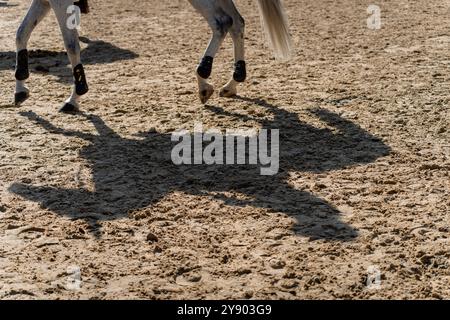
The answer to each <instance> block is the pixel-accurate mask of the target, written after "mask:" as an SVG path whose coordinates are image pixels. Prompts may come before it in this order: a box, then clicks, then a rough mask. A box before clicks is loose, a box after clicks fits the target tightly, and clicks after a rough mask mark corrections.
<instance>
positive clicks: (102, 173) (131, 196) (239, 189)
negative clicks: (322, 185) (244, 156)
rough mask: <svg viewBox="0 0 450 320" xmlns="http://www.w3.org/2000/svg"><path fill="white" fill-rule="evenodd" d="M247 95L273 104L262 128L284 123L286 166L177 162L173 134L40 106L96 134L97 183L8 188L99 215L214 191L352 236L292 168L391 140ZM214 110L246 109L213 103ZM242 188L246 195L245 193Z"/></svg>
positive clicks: (345, 161) (46, 204) (91, 147)
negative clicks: (267, 168)
mask: <svg viewBox="0 0 450 320" xmlns="http://www.w3.org/2000/svg"><path fill="white" fill-rule="evenodd" d="M240 99H245V100H246V101H248V102H249V103H254V104H256V105H257V106H258V107H259V108H263V109H265V110H268V111H270V113H272V115H273V118H272V119H271V120H262V121H260V123H261V124H262V128H264V129H279V130H280V171H279V173H278V174H276V175H274V176H261V174H260V167H258V166H253V165H211V166H207V165H192V166H188V165H180V166H177V165H175V164H173V162H172V160H171V151H172V149H173V147H174V146H175V142H173V141H172V139H171V134H166V133H159V132H148V133H144V134H141V135H139V138H137V139H128V138H123V137H121V136H120V135H118V134H117V133H116V132H114V131H113V130H112V129H111V128H109V127H108V126H107V125H106V123H105V122H104V121H103V120H102V119H101V118H100V117H98V116H96V115H88V114H84V113H81V114H80V116H81V118H82V119H86V120H87V121H89V122H90V123H92V125H93V126H94V127H95V128H96V131H97V133H98V134H89V133H83V132H78V131H70V130H65V129H62V128H57V127H55V126H54V125H53V124H51V123H50V122H49V121H47V120H45V119H43V118H41V117H39V116H38V115H36V114H35V113H32V112H26V113H22V115H23V116H24V117H27V118H28V119H30V120H31V121H33V122H34V123H36V124H37V125H39V126H40V127H42V128H44V129H45V130H46V131H48V132H49V133H51V134H58V135H62V136H64V137H78V138H81V139H83V140H86V141H88V142H89V144H88V145H87V146H86V147H84V148H83V149H81V150H80V156H81V157H82V158H84V159H85V160H87V162H88V163H89V166H90V169H91V171H92V180H93V183H94V185H95V191H89V190H87V189H85V188H83V187H81V188H75V189H66V188H60V187H52V186H33V185H29V184H23V183H15V184H13V185H12V186H11V187H10V188H9V190H10V191H11V192H12V193H15V194H17V195H19V196H21V197H22V198H24V199H27V200H30V201H33V202H37V203H39V204H40V205H41V206H42V207H43V208H46V209H48V210H50V211H52V212H54V213H57V214H59V215H64V216H69V217H71V218H73V219H86V220H87V221H88V220H89V221H88V222H89V223H91V224H92V221H94V222H95V225H96V228H94V232H95V234H96V235H97V236H100V222H101V221H107V220H111V219H119V218H124V217H128V216H129V214H128V213H129V212H133V211H135V210H141V209H144V208H147V207H151V206H153V205H155V204H157V203H158V201H160V200H161V199H162V198H163V197H165V196H166V195H168V194H170V193H172V192H184V193H186V194H191V195H197V196H198V195H201V196H208V197H212V198H213V199H216V200H217V201H221V202H222V203H224V204H227V205H230V206H236V207H240V206H251V207H254V208H264V209H267V210H268V211H269V212H277V213H283V214H286V215H289V216H291V217H293V218H294V220H295V221H296V223H295V225H294V226H293V231H294V232H295V234H297V235H299V236H303V237H308V238H310V239H313V240H318V239H324V240H327V241H351V240H353V239H354V238H355V237H357V235H358V231H357V230H356V229H354V228H353V227H352V226H350V225H348V224H346V223H345V222H343V221H342V220H341V213H340V212H339V210H338V209H336V208H335V207H334V206H333V205H332V204H330V203H328V202H327V201H325V200H323V199H321V198H319V197H317V196H315V195H314V194H312V193H310V192H307V191H302V190H298V189H296V188H295V187H293V186H292V185H290V184H289V183H288V178H289V174H290V173H292V172H296V173H297V172H312V173H324V172H327V171H330V170H336V169H343V168H346V167H349V166H354V165H362V164H368V163H371V162H374V161H375V160H376V159H378V158H380V157H383V156H386V155H388V154H389V153H390V148H389V147H388V146H387V145H385V144H384V143H383V142H382V141H381V140H380V139H378V138H376V137H374V136H372V135H371V134H370V133H368V132H366V131H365V130H363V129H362V128H360V127H359V126H357V125H356V124H354V123H352V122H350V121H348V120H345V119H343V118H342V117H340V116H339V115H337V114H335V113H333V112H331V111H329V110H327V109H322V108H317V109H311V110H309V111H308V112H310V113H311V115H313V116H315V117H317V118H318V119H319V120H321V121H323V122H324V123H326V124H328V125H329V126H332V127H333V128H334V129H336V130H331V129H321V128H317V127H314V126H312V125H310V124H308V123H306V122H303V121H301V120H300V119H299V117H298V114H296V113H291V112H289V111H287V110H284V109H282V108H280V107H277V106H275V105H272V104H270V103H268V102H266V101H264V100H260V99H247V98H240ZM206 108H207V110H208V111H209V112H211V113H212V114H213V116H214V115H219V114H220V115H221V116H224V115H225V116H227V117H235V118H238V117H247V118H249V119H250V118H251V116H249V115H238V114H234V113H232V112H229V111H226V110H224V109H223V108H221V107H217V106H207V107H206ZM238 195H244V197H242V196H238Z"/></svg>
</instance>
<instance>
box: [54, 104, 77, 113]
mask: <svg viewBox="0 0 450 320" xmlns="http://www.w3.org/2000/svg"><path fill="white" fill-rule="evenodd" d="M77 111H78V108H77V107H76V106H74V105H73V104H71V103H65V104H64V106H63V107H62V108H61V109H59V112H62V113H75V112H77Z"/></svg>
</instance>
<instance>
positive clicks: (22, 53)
mask: <svg viewBox="0 0 450 320" xmlns="http://www.w3.org/2000/svg"><path fill="white" fill-rule="evenodd" d="M76 4H77V5H78V6H79V7H80V9H81V11H82V12H87V11H88V5H87V0H81V1H78V2H77V3H76ZM73 5H74V1H73V0H33V1H32V3H31V7H30V9H29V10H28V13H27V15H26V16H25V18H24V20H23V21H22V23H21V25H20V27H19V29H18V30H17V36H16V46H17V61H16V74H15V76H16V90H15V99H14V102H15V104H16V105H20V104H22V103H23V102H24V101H25V100H27V99H28V97H29V90H28V89H27V88H26V86H25V80H27V79H28V77H29V69H28V50H27V44H28V41H29V39H30V36H31V33H32V32H33V30H34V29H35V27H36V26H37V25H38V24H39V23H40V22H41V21H42V20H43V19H44V17H45V16H46V15H47V14H48V12H49V11H50V9H53V11H54V12H55V15H56V18H57V20H58V23H59V26H60V29H61V33H62V35H63V39H64V45H65V48H66V51H67V55H68V57H69V61H70V63H71V65H72V70H73V75H74V80H75V85H74V88H73V92H72V95H71V96H70V97H69V99H67V100H66V102H65V104H64V106H63V107H62V109H61V111H63V112H72V111H75V110H76V109H77V108H78V105H79V101H80V97H81V96H82V95H84V94H85V93H87V92H88V90H89V88H88V85H87V82H86V77H85V74H84V68H83V65H82V64H81V58H80V44H79V39H78V31H77V30H76V28H69V27H68V24H67V21H68V19H69V17H70V15H71V14H70V13H68V8H69V7H70V6H73Z"/></svg>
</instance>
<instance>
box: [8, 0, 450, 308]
mask: <svg viewBox="0 0 450 320" xmlns="http://www.w3.org/2000/svg"><path fill="white" fill-rule="evenodd" d="M91 2H92V1H91ZM125 3H127V5H126V6H124V5H123V4H124V1H122V0H109V1H106V0H97V1H93V2H92V4H91V7H92V8H91V9H92V13H91V14H89V15H88V16H84V17H83V21H82V30H81V34H82V35H83V36H84V37H86V38H87V39H84V42H85V43H83V48H84V51H83V61H84V62H85V65H86V71H87V76H88V80H89V82H90V87H91V91H90V93H89V94H88V95H87V96H86V98H84V99H83V103H82V111H83V113H80V114H78V115H72V116H70V115H64V114H59V113H58V112H57V111H58V109H59V107H60V106H61V104H62V102H63V101H64V100H65V99H66V98H67V97H68V95H69V92H70V85H71V74H70V69H69V67H68V60H67V57H66V55H65V53H64V48H63V45H62V41H61V36H60V33H59V29H58V27H57V25H56V20H55V17H54V15H53V14H52V15H51V16H49V17H47V19H46V20H45V21H44V22H43V23H42V24H41V25H40V26H39V27H38V29H37V30H36V32H35V33H34V34H33V37H32V39H31V41H30V49H31V50H33V51H32V53H31V56H32V58H31V61H30V62H31V70H32V75H31V78H30V80H29V82H28V84H29V87H30V90H31V94H32V95H31V98H30V99H29V100H28V101H27V102H26V103H25V104H24V105H23V106H22V107H21V108H14V107H12V106H11V101H12V98H13V92H14V77H13V74H14V71H13V69H14V64H15V61H14V50H15V40H14V34H15V31H16V28H17V26H18V24H19V22H20V20H21V17H22V16H23V15H24V14H25V12H26V9H27V7H28V5H29V1H28V0H7V1H5V0H3V1H0V117H1V124H0V137H1V139H0V177H1V179H0V299H41V298H44V299H66V298H69V299H80V298H81V299H119V298H126V299H168V298H180V299H203V298H212V299H218V298H244V299H250V298H252V299H335V298H339V299H347V298H350V299H377V298H382V299H395V298H399V299H418V298H425V299H441V298H447V299H449V298H450V250H449V248H450V224H449V222H450V218H449V215H450V175H449V172H450V131H449V130H450V126H449V124H450V112H449V96H450V94H449V93H450V72H449V71H450V70H449V68H450V67H449V66H450V60H449V59H450V55H449V52H450V51H449V48H450V33H449V32H450V31H449V27H450V24H449V13H450V2H449V1H448V0H445V1H442V0H417V1H409V0H398V1H384V0H383V1H377V2H376V3H375V4H378V5H379V6H380V7H381V10H382V12H381V14H382V22H383V27H382V29H381V30H370V29H369V28H368V27H367V23H366V19H367V18H368V13H367V7H368V6H369V5H370V4H372V3H374V2H373V1H362V0H337V1H331V0H321V1H308V0H286V7H287V9H288V12H289V17H290V20H291V24H292V34H293V36H294V41H295V46H296V56H295V58H294V59H293V60H292V61H290V62H288V63H285V64H279V63H277V62H275V61H274V60H273V59H272V58H271V54H270V52H269V51H268V49H267V47H266V46H265V44H264V41H263V36H262V33H261V27H260V23H259V16H258V11H257V6H256V1H251V0H237V4H238V6H239V7H240V8H241V10H242V13H243V15H244V17H245V18H246V20H247V36H246V38H247V55H248V59H247V62H248V65H249V79H248V82H247V83H246V84H245V85H244V86H242V88H241V91H240V97H238V98H236V99H222V98H219V97H218V96H217V95H215V96H214V98H213V99H212V100H211V101H210V102H209V104H208V105H206V106H203V105H201V104H200V103H199V101H198V98H197V96H196V91H197V88H196V82H195V78H194V69H195V67H196V64H197V62H198V60H199V58H200V55H201V53H202V52H203V50H204V48H205V47H206V44H207V42H208V40H209V29H208V27H207V25H206V23H205V22H204V21H203V19H202V18H201V17H200V16H198V15H197V14H196V13H195V12H194V10H193V9H192V8H191V7H190V5H189V3H188V2H187V1H185V0H171V1H160V0H148V1H135V0H132V1H126V2H125ZM231 72H232V47H231V41H230V39H227V41H226V42H225V43H224V46H223V50H222V51H221V53H220V55H219V57H217V59H216V64H215V69H214V73H213V77H212V81H213V83H214V84H215V86H216V88H217V89H219V88H220V86H221V85H223V84H225V82H227V80H228V78H229V77H230V75H231ZM217 91H218V90H217ZM199 121H201V122H202V123H203V124H204V126H205V129H208V128H219V129H223V130H225V129H227V128H257V129H260V128H274V129H280V134H281V137H280V142H281V170H280V172H279V174H278V175H276V176H273V177H262V176H260V175H259V174H258V171H257V168H253V167H248V166H227V167H224V166H181V167H177V166H175V165H173V164H172V162H171V160H170V152H171V148H172V146H173V145H172V143H171V141H170V135H171V133H172V132H173V131H174V130H178V129H180V128H186V129H189V130H192V129H193V126H194V123H195V122H199ZM78 269H79V270H80V273H81V281H82V282H81V286H80V288H79V290H77V289H76V285H77V283H76V281H74V279H75V280H76V275H77V270H78ZM377 270H379V273H378V271H377ZM372 275H380V277H381V284H380V285H379V286H370V287H367V285H366V284H367V278H368V277H369V278H370V277H371V276H372Z"/></svg>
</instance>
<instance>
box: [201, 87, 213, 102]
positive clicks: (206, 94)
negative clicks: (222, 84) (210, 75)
mask: <svg viewBox="0 0 450 320" xmlns="http://www.w3.org/2000/svg"><path fill="white" fill-rule="evenodd" d="M213 93H214V88H213V87H212V86H211V87H208V88H206V89H203V90H201V91H200V101H201V102H202V103H203V104H205V103H206V102H208V100H209V98H211V96H212V95H213Z"/></svg>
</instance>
